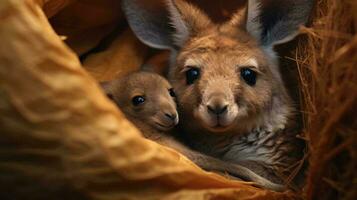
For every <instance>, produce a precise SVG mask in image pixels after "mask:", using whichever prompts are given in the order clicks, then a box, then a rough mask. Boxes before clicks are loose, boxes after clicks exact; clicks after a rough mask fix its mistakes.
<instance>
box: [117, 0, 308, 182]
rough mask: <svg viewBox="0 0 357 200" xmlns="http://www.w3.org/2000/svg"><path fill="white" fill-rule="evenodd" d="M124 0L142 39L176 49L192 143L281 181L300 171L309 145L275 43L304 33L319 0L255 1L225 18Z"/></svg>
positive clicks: (174, 74) (172, 74)
mask: <svg viewBox="0 0 357 200" xmlns="http://www.w3.org/2000/svg"><path fill="white" fill-rule="evenodd" d="M122 2H123V9H124V12H125V14H126V17H127V19H128V22H129V24H130V26H131V28H132V29H133V31H134V32H135V33H136V35H137V36H138V38H139V39H140V40H141V41H143V42H144V43H146V44H147V45H149V46H151V47H154V48H159V49H169V50H171V58H172V60H171V66H170V69H169V75H168V79H169V81H170V82H171V83H172V85H173V87H174V88H175V91H176V92H177V102H178V105H179V113H180V117H181V120H180V123H179V126H180V127H182V128H183V129H184V131H183V133H185V139H186V141H187V142H188V143H189V144H190V145H191V146H192V147H193V148H194V149H196V150H198V151H200V152H204V153H205V154H208V155H211V156H214V157H219V158H221V159H222V160H226V161H229V162H233V163H239V164H241V165H244V166H246V167H248V168H249V169H251V170H253V171H255V172H257V173H259V174H261V175H262V176H264V177H266V178H268V179H269V180H272V181H274V182H283V180H281V177H284V176H289V175H290V174H294V173H293V170H292V169H293V168H294V166H296V164H297V162H298V160H299V159H300V158H301V156H302V154H303V149H302V147H303V145H300V144H301V141H300V140H299V139H298V138H297V137H296V135H297V133H298V132H299V127H298V126H296V125H297V123H296V122H297V121H298V120H297V117H296V116H295V105H294V103H293V102H292V100H291V98H290V96H289V95H288V93H287V91H286V88H285V86H284V83H283V81H282V78H281V76H282V74H281V73H280V70H279V66H278V58H277V56H276V55H275V52H274V46H275V45H277V44H282V43H285V42H288V41H290V40H292V39H293V38H294V37H295V36H296V35H297V34H298V28H299V26H300V25H303V24H304V23H306V21H307V19H308V17H309V14H310V11H311V9H312V6H313V0H248V1H247V2H248V4H247V6H246V8H244V9H242V10H240V11H238V12H237V13H236V14H234V15H233V17H232V19H231V20H230V21H228V22H226V23H223V24H215V23H213V22H212V21H211V20H210V19H209V17H208V16H207V15H206V14H205V13H204V12H202V11H201V10H199V9H198V8H196V7H195V6H193V5H191V4H189V3H187V2H186V1H183V0H162V4H160V5H158V7H160V6H161V7H160V8H158V7H155V6H152V1H151V0H150V1H149V0H123V1H122ZM164 2H165V3H164ZM284 179H285V178H284Z"/></svg>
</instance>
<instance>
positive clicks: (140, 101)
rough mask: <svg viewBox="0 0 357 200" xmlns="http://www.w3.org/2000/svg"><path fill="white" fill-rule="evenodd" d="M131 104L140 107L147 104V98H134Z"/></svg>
mask: <svg viewBox="0 0 357 200" xmlns="http://www.w3.org/2000/svg"><path fill="white" fill-rule="evenodd" d="M131 102H132V103H133V105H134V106H138V105H140V104H142V103H144V102H145V98H144V97H143V96H135V97H133V99H132V100H131Z"/></svg>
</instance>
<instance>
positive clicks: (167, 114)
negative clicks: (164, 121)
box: [165, 112, 177, 121]
mask: <svg viewBox="0 0 357 200" xmlns="http://www.w3.org/2000/svg"><path fill="white" fill-rule="evenodd" d="M165 116H166V117H167V118H169V119H170V120H172V121H175V119H176V118H177V113H172V112H166V113H165Z"/></svg>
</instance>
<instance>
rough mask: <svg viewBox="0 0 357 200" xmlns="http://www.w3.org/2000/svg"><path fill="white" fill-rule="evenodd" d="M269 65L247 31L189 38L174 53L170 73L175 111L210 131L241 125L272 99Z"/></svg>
mask: <svg viewBox="0 0 357 200" xmlns="http://www.w3.org/2000/svg"><path fill="white" fill-rule="evenodd" d="M270 65H272V64H271V63H269V62H268V60H267V56H266V55H265V54H264V52H262V50H260V49H259V47H258V46H257V45H256V44H255V43H254V41H253V40H251V39H250V38H249V36H245V38H244V37H243V38H242V40H237V39H234V38H232V37H229V36H225V35H217V34H208V35H206V36H201V37H198V38H194V39H192V40H191V41H189V42H188V43H187V44H186V45H185V46H184V47H183V48H182V50H181V51H180V52H179V53H178V57H177V62H176V67H174V70H173V71H172V72H171V74H170V78H171V80H172V82H173V85H174V88H175V90H176V92H177V96H178V102H179V103H180V108H182V110H181V111H182V113H180V114H183V118H184V120H195V121H197V122H198V123H199V126H200V127H201V128H203V129H206V130H208V131H210V132H226V131H228V130H231V129H244V128H245V127H246V126H247V124H246V121H251V120H250V119H252V118H256V117H258V115H259V114H260V112H261V111H262V110H263V109H264V107H266V106H267V105H269V103H270V101H271V99H272V93H273V90H274V84H275V83H274V81H275V80H274V78H273V73H272V71H271V70H270V67H271V66H270ZM185 124H188V123H185ZM195 126H197V124H195Z"/></svg>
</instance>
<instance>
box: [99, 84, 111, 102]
mask: <svg viewBox="0 0 357 200" xmlns="http://www.w3.org/2000/svg"><path fill="white" fill-rule="evenodd" d="M99 84H100V86H101V87H102V89H103V90H104V93H105V94H106V95H107V97H108V98H109V99H111V100H113V98H114V97H113V94H112V91H111V81H103V82H100V83H99Z"/></svg>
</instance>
